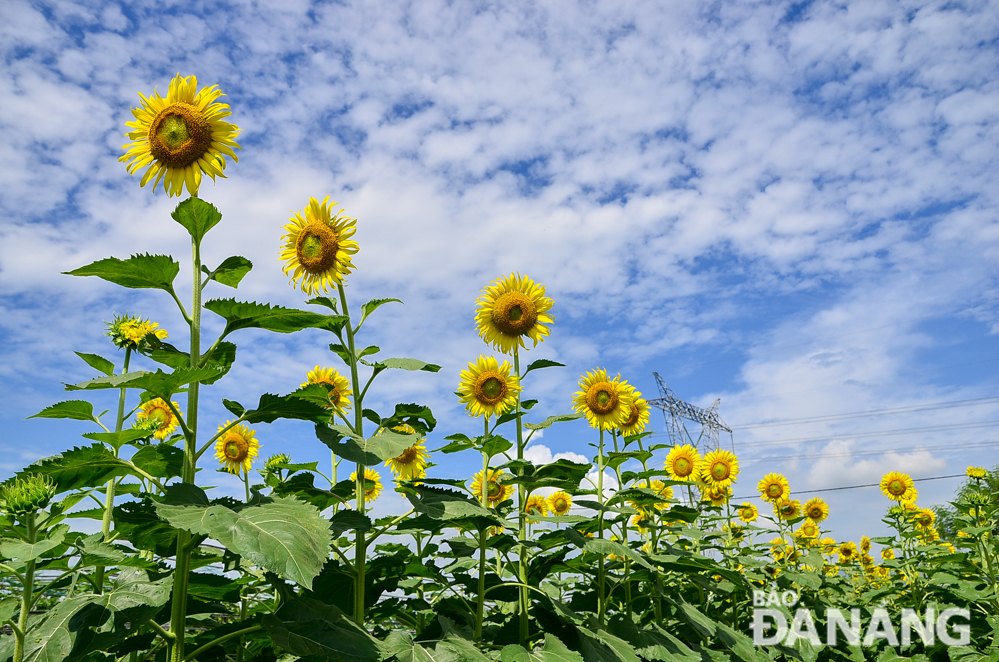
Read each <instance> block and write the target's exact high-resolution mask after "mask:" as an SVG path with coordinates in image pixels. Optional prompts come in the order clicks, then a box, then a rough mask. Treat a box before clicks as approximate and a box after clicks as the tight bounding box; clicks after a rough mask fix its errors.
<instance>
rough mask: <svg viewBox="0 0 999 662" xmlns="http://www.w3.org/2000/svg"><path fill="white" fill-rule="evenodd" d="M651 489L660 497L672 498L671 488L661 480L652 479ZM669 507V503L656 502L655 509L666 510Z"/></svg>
mask: <svg viewBox="0 0 999 662" xmlns="http://www.w3.org/2000/svg"><path fill="white" fill-rule="evenodd" d="M652 491H653V492H655V493H656V496H658V497H659V498H660V499H667V500H668V499H672V498H673V488H672V487H671V486H669V485H667V484H666V483H664V482H663V481H661V480H654V481H652ZM669 507H670V504H668V503H663V502H659V503H657V504H656V510H666V509H668V508H669Z"/></svg>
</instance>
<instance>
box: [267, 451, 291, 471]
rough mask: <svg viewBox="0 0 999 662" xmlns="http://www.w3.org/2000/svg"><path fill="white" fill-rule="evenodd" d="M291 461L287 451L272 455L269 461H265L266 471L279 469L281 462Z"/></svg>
mask: <svg viewBox="0 0 999 662" xmlns="http://www.w3.org/2000/svg"><path fill="white" fill-rule="evenodd" d="M289 462H291V458H290V457H289V456H288V455H287V454H286V453H277V454H276V455H271V456H270V457H269V458H267V462H266V463H264V471H270V472H271V473H273V472H275V471H277V470H278V465H279V464H288V463H289Z"/></svg>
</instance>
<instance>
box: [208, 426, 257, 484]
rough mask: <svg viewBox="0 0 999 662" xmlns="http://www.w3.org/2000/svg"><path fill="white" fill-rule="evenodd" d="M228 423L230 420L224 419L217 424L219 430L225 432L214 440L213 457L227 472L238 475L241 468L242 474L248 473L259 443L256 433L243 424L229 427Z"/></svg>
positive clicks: (255, 456)
mask: <svg viewBox="0 0 999 662" xmlns="http://www.w3.org/2000/svg"><path fill="white" fill-rule="evenodd" d="M230 425H232V422H231V421H226V422H225V424H224V425H220V426H219V431H220V432H221V431H222V430H225V432H223V433H222V436H220V437H219V438H218V440H217V441H216V442H215V457H216V458H217V459H218V461H219V464H221V465H223V466H222V468H223V469H225V470H226V471H228V472H229V473H231V474H237V475H238V474H239V473H240V469H242V470H243V473H244V474H248V473H249V472H250V467H251V466H253V460H255V459H256V458H257V451H259V449H260V443H259V442H258V441H257V440H256V433H255V432H254V431H253V430H251V429H250V428H248V427H246V426H245V425H233V426H232V427H229V426H230ZM227 427H229V429H228V430H226V428H227Z"/></svg>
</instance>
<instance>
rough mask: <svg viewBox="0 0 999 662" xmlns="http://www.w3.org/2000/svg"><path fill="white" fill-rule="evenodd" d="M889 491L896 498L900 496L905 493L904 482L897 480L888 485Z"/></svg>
mask: <svg viewBox="0 0 999 662" xmlns="http://www.w3.org/2000/svg"><path fill="white" fill-rule="evenodd" d="M888 491H889V492H891V493H892V494H894V495H895V496H898V495H899V494H902V493H903V492H905V486H904V485H903V484H902V481H900V480H898V479H895V480H893V481H891V482H890V483H888Z"/></svg>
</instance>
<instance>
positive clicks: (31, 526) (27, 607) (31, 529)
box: [14, 513, 38, 662]
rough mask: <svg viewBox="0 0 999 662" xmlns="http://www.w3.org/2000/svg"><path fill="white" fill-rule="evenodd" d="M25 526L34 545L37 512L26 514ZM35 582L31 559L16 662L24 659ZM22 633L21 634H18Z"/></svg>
mask: <svg viewBox="0 0 999 662" xmlns="http://www.w3.org/2000/svg"><path fill="white" fill-rule="evenodd" d="M24 523H25V526H26V527H27V529H28V543H29V544H32V545H34V544H35V543H36V542H38V530H37V529H36V528H35V513H29V514H28V515H26V516H25V522H24ZM34 582H35V560H34V559H31V560H30V561H28V564H27V565H26V566H25V568H24V584H23V586H22V589H23V592H22V593H21V613H20V615H18V617H17V630H15V632H14V635H15V638H16V641H15V642H14V662H22V661H23V660H24V636H25V634H26V633H27V631H28V614H30V613H31V603H32V600H31V592H32V589H33V588H34ZM18 633H20V636H17V635H18Z"/></svg>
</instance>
